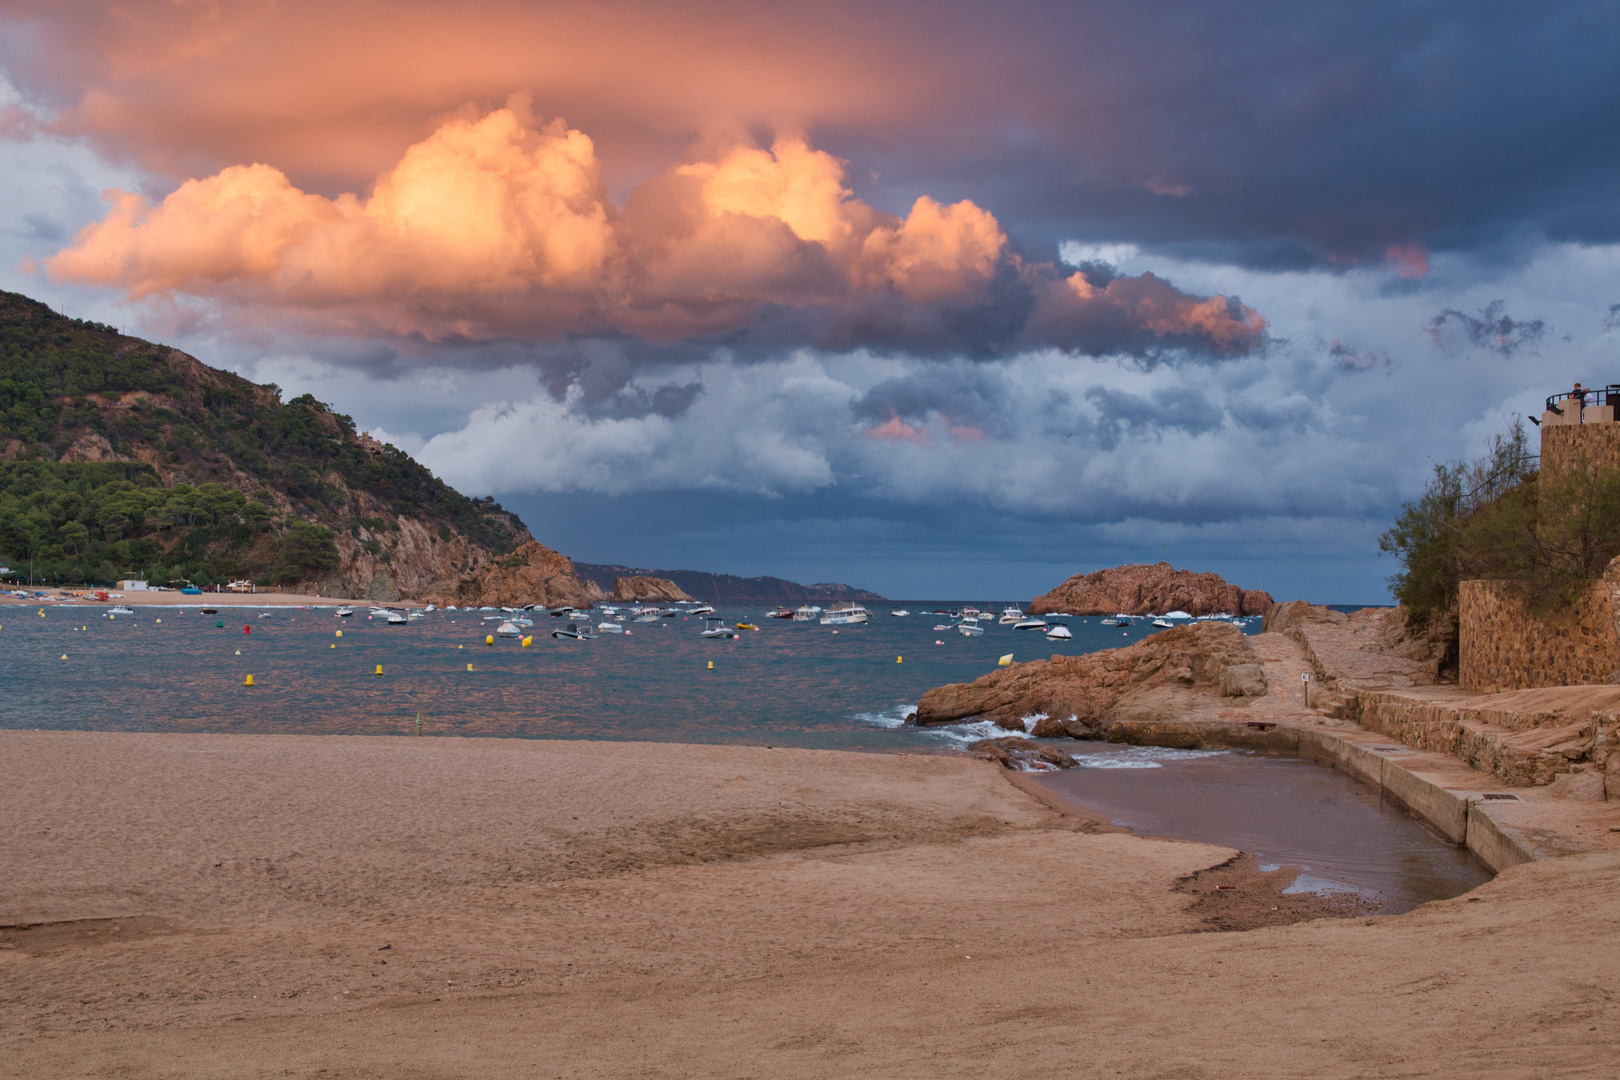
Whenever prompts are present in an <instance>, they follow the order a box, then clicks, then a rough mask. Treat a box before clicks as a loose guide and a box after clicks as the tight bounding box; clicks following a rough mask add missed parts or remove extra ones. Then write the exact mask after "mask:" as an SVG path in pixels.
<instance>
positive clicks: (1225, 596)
mask: <svg viewBox="0 0 1620 1080" xmlns="http://www.w3.org/2000/svg"><path fill="white" fill-rule="evenodd" d="M1271 603H1272V601H1271V594H1269V593H1264V592H1260V591H1259V590H1257V589H1240V588H1238V587H1237V586H1236V585H1231V584H1228V583H1227V582H1226V580H1225V579H1224V578H1222V577H1221V576H1220V575H1219V574H1209V573H1195V572H1193V571H1191V570H1177V569H1175V568H1174V567H1172V566H1171V565H1170V564H1169V563H1167V562H1161V563H1155V564H1154V565H1152V566H1148V565H1145V564H1136V565H1131V566H1116V567H1113V568H1112V569H1108V570H1097V571H1094V572H1092V573H1090V574H1075V575H1074V576H1073V577H1071V578H1069V580H1067V581H1065V582H1064V583H1063V584H1061V585H1059V586H1058V587H1057V588H1055V589H1053V590H1052V591H1051V592H1049V593H1047V594H1046V595H1044V596H1037V597H1036V598H1035V599H1034V600H1031V601H1030V602H1029V607H1028V608H1027V610H1028V612H1029V613H1030V614H1031V615H1046V614H1049V613H1051V612H1059V611H1062V612H1068V613H1069V614H1071V615H1113V614H1115V613H1123V614H1126V615H1162V614H1164V613H1166V612H1170V611H1185V612H1186V613H1187V614H1189V615H1216V614H1220V613H1225V614H1228V615H1263V614H1265V612H1266V609H1267V608H1269V607H1270V606H1271Z"/></svg>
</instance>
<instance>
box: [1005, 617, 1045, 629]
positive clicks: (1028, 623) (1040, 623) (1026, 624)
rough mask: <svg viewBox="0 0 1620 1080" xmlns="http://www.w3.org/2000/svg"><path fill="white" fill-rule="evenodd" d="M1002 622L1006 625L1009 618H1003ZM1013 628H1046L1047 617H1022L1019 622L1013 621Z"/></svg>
mask: <svg viewBox="0 0 1620 1080" xmlns="http://www.w3.org/2000/svg"><path fill="white" fill-rule="evenodd" d="M1001 622H1002V624H1003V625H1005V624H1006V622H1007V620H1006V619H1005V618H1003V619H1002V620H1001ZM1013 629H1014V630H1045V629H1046V620H1045V619H1020V620H1019V621H1018V622H1015V623H1013Z"/></svg>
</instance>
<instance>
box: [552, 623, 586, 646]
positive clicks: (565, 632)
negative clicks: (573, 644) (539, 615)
mask: <svg viewBox="0 0 1620 1080" xmlns="http://www.w3.org/2000/svg"><path fill="white" fill-rule="evenodd" d="M551 636H552V637H554V638H572V639H573V640H575V641H595V640H596V634H594V633H593V632H592V631H591V624H590V623H588V622H584V623H574V622H571V623H569V624H568V625H567V626H565V627H562V628H561V629H558V630H553V631H552V632H551Z"/></svg>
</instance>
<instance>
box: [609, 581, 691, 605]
mask: <svg viewBox="0 0 1620 1080" xmlns="http://www.w3.org/2000/svg"><path fill="white" fill-rule="evenodd" d="M613 599H614V600H617V601H619V602H621V603H623V602H627V601H636V600H658V601H662V602H664V603H671V604H674V603H681V602H684V601H688V600H691V599H692V598H691V597H690V596H688V595H686V592H685V591H684V590H683V589H682V588H681V587H680V586H679V585H677V584H675V583H674V582H673V581H671V580H669V579H668V578H660V577H643V576H641V575H637V576H635V577H621V578H614V579H613Z"/></svg>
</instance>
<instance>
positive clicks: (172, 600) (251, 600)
mask: <svg viewBox="0 0 1620 1080" xmlns="http://www.w3.org/2000/svg"><path fill="white" fill-rule="evenodd" d="M26 587H27V586H19V588H26ZM42 591H43V590H42ZM106 592H107V595H108V596H109V597H113V596H114V593H116V592H117V590H116V589H108V590H106ZM68 595H71V596H73V597H74V599H71V600H62V599H57V597H59V596H68ZM373 603H377V604H382V601H372V600H337V599H334V598H332V597H329V596H306V595H304V594H302V593H278V592H261V593H203V594H201V595H200V596H185V595H183V594H181V593H178V592H161V593H160V592H127V593H121V594H119V595H118V596H117V597H116V598H112V599H107V600H97V599H95V598H94V595H93V594H92V595H90V596H85V595H82V594H80V593H77V592H74V591H72V590H57V591H55V592H52V593H51V594H50V597H49V598H46V599H40V598H35V599H32V600H24V599H22V598H21V597H17V596H11V595H9V594H6V595H0V604H12V605H15V606H18V607H28V606H30V605H33V606H35V607H39V606H45V607H61V606H63V605H72V606H85V607H110V606H112V605H114V604H127V605H128V606H130V607H176V608H191V607H308V608H337V607H343V606H345V605H347V606H350V607H353V606H355V605H359V606H361V607H369V606H370V605H372V604H373ZM383 606H387V607H395V606H397V607H421V606H423V605H422V603H421V602H420V601H417V600H408V599H401V600H391V601H388V602H387V604H384V605H383Z"/></svg>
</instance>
